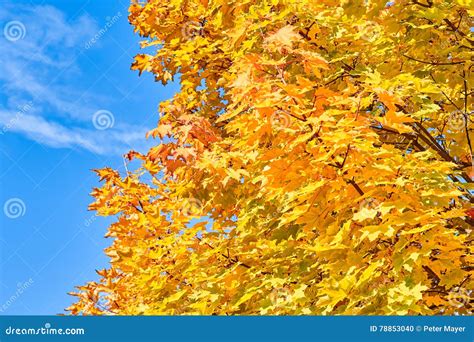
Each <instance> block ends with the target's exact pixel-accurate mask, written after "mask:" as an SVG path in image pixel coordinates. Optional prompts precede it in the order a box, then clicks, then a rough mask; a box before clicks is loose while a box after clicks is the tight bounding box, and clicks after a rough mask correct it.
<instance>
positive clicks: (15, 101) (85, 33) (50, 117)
mask: <svg viewBox="0 0 474 342" xmlns="http://www.w3.org/2000/svg"><path fill="white" fill-rule="evenodd" d="M13 20H15V21H19V22H21V23H23V25H24V26H25V29H26V32H25V36H24V38H22V39H19V40H15V41H11V40H8V39H6V37H5V36H0V95H1V96H0V134H5V133H7V132H16V133H19V134H23V135H24V136H26V137H28V138H29V139H32V140H35V141H37V142H39V143H41V144H44V145H47V146H51V147H57V148H77V147H79V148H82V149H86V150H89V151H91V152H94V153H98V154H110V153H120V154H122V153H124V152H126V151H127V150H128V149H130V148H135V149H139V147H143V146H144V145H145V144H146V142H145V141H144V136H145V132H146V129H145V128H143V127H136V126H132V125H127V124H125V123H121V122H119V123H117V122H116V125H115V126H114V127H113V128H110V129H107V130H104V131H99V130H97V129H95V128H94V127H93V125H92V123H91V119H92V115H93V114H94V113H95V112H96V111H97V110H99V109H103V108H106V107H107V105H106V104H105V103H106V102H107V100H108V98H107V96H104V95H98V94H91V93H90V92H87V91H86V90H87V89H82V88H81V87H80V86H78V85H77V83H78V82H75V79H77V80H80V79H81V75H83V74H82V71H81V70H80V67H79V64H78V63H77V58H80V57H81V53H82V51H81V50H82V49H83V48H84V44H85V42H87V41H88V40H89V39H90V38H91V37H93V36H94V35H95V34H96V32H97V31H98V29H99V28H98V25H97V23H95V21H94V20H93V19H92V18H91V17H90V16H88V15H82V16H79V17H78V18H76V19H74V20H72V21H68V20H67V18H66V16H65V15H64V13H63V12H61V11H59V10H58V9H56V8H55V7H52V6H28V7H18V6H14V7H10V8H9V7H8V6H6V7H2V8H0V23H7V22H9V21H13ZM1 29H2V31H0V33H3V27H1ZM2 98H3V99H2ZM25 103H32V106H31V107H32V108H29V110H28V111H27V112H21V113H20V114H21V115H18V109H17V108H18V107H19V106H22V105H24V104H25ZM2 126H3V128H2Z"/></svg>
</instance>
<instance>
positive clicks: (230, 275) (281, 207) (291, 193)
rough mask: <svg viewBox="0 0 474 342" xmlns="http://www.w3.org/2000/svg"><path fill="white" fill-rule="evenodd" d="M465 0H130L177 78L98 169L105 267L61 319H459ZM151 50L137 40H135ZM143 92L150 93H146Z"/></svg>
mask: <svg viewBox="0 0 474 342" xmlns="http://www.w3.org/2000/svg"><path fill="white" fill-rule="evenodd" d="M473 16H474V1H472V0H455V1H452V0H419V1H416V0H413V1H412V0H402V1H398V0H395V1H392V2H388V3H387V2H386V1H371V0H369V1H344V0H338V1H336V0H318V1H316V0H312V1H311V0H258V1H256V0H167V1H163V0H148V1H133V2H132V4H131V6H130V16H129V20H130V23H131V24H132V25H133V26H134V28H135V31H136V32H138V33H139V34H140V35H141V36H142V37H143V41H142V47H143V48H146V49H147V51H153V50H154V51H155V52H154V53H153V54H145V53H144V54H139V55H137V56H136V57H135V61H134V63H133V65H132V69H134V70H138V71H139V73H140V74H141V73H142V72H150V73H153V74H154V76H155V79H156V81H160V82H162V83H163V84H167V83H169V82H172V81H173V82H179V85H180V90H179V92H178V93H176V94H175V96H174V97H173V98H171V99H169V100H167V101H164V102H162V103H161V104H160V107H159V113H160V118H159V122H158V124H157V126H156V127H155V128H151V131H150V132H149V134H148V138H149V139H156V146H154V147H153V148H151V149H150V150H149V151H148V152H147V153H139V152H136V151H130V152H129V153H128V154H127V155H126V158H127V160H136V161H139V162H140V167H138V168H137V169H136V170H134V171H131V172H127V173H126V174H120V173H119V172H118V171H116V170H112V169H110V168H105V169H101V170H97V173H98V175H99V176H100V180H101V181H103V185H102V187H101V188H98V189H94V191H93V193H92V195H93V196H94V198H95V202H94V203H93V204H91V206H90V209H92V210H96V211H97V213H98V214H99V215H103V216H116V217H117V220H116V222H115V223H113V224H112V225H111V226H110V227H109V229H108V232H107V235H106V236H107V237H111V238H113V243H112V244H111V246H110V247H109V248H107V249H106V251H105V252H106V254H107V255H108V256H109V257H110V267H109V268H108V269H104V270H100V271H98V274H99V275H100V280H99V281H92V282H89V283H87V284H85V285H84V286H79V287H78V291H77V292H76V293H73V295H75V296H77V302H76V303H75V304H73V305H72V306H71V307H69V308H68V310H69V311H70V312H71V313H72V314H118V315H139V314H217V315H238V314H250V315H254V314H256V315H258V314H268V315H274V314H278V315H280V314H285V315H300V314H317V315H336V314H346V315H371V314H377V315H399V314H453V313H458V314H469V313H472V303H471V300H470V297H471V295H472V288H473V284H474V279H473V277H472V275H473V258H472V241H473V235H472V227H473V225H474V212H473V211H474V210H473V209H472V203H473V190H474V187H473V179H474V172H473V171H474V170H473V162H472V140H473V139H474V135H473V125H472V120H473V114H474V111H473V110H474V105H473V102H472V94H473V90H474V89H473V84H474V80H473V77H472V75H473V73H472V72H473V65H474V52H473V51H474V34H473V30H472V27H473V26H474V21H473ZM152 47H154V48H152ZM144 96H153V94H144Z"/></svg>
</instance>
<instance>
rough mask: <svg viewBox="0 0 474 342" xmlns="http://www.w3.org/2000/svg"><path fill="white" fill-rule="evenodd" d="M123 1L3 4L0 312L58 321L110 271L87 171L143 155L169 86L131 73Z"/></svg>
mask: <svg viewBox="0 0 474 342" xmlns="http://www.w3.org/2000/svg"><path fill="white" fill-rule="evenodd" d="M128 4H129V3H128V1H126V0H102V1H97V0H89V1H87V0H86V1H84V0H83V1H79V0H67V1H13V0H12V1H4V0H0V141H1V143H0V205H1V206H2V209H3V210H2V212H0V255H1V258H0V315H7V314H11V315H21V314H34V315H39V314H58V313H63V309H64V308H65V307H67V306H68V305H69V304H70V303H71V302H72V301H73V298H72V297H70V296H68V295H67V292H69V291H72V290H73V288H74V286H75V285H82V284H84V283H85V282H87V281H90V280H94V279H97V276H96V273H95V269H100V268H104V267H107V258H106V257H105V255H104V254H103V248H104V247H106V246H108V245H109V244H110V243H111V241H110V240H109V239H105V238H103V235H104V234H105V232H106V229H107V226H108V224H109V223H110V219H106V218H102V217H96V216H95V215H94V213H93V212H89V211H87V206H88V204H89V203H90V202H91V201H92V198H91V197H90V196H89V193H90V192H91V190H92V188H93V187H94V186H98V183H97V177H95V174H94V173H93V172H92V171H91V169H93V168H101V167H105V166H111V167H113V168H115V169H119V170H121V171H123V169H124V166H123V158H122V155H123V154H124V153H126V152H127V151H128V150H129V149H135V150H138V151H146V150H147V148H149V147H150V146H151V145H152V144H154V143H156V142H153V141H150V140H148V141H147V140H146V139H145V133H146V131H147V130H149V129H151V128H153V127H154V126H155V125H156V122H157V120H158V115H157V107H158V104H159V102H160V101H161V100H164V99H167V98H170V97H171V96H172V95H173V93H174V92H175V91H176V86H174V85H171V86H167V87H166V89H165V88H164V87H163V86H161V84H158V83H155V82H154V81H153V77H152V76H151V75H142V76H141V77H138V74H137V73H136V72H133V71H130V64H131V63H132V59H133V56H134V55H135V54H136V53H138V52H139V44H138V42H139V41H140V37H138V36H137V35H136V34H134V33H133V28H132V27H131V26H130V25H129V24H128V21H127V15H128V13H127V8H128Z"/></svg>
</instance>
